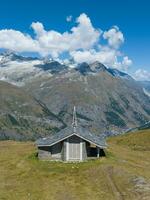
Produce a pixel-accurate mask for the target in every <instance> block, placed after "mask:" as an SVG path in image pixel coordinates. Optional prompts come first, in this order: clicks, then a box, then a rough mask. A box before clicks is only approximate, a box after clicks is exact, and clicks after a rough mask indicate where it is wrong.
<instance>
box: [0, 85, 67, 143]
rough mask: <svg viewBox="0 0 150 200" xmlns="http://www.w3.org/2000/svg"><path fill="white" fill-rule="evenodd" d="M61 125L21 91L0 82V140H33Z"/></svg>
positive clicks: (47, 111) (39, 104)
mask: <svg viewBox="0 0 150 200" xmlns="http://www.w3.org/2000/svg"><path fill="white" fill-rule="evenodd" d="M63 125H64V124H63V123H62V122H61V120H59V119H58V118H57V116H55V115H54V114H52V113H51V112H50V111H49V110H48V109H47V108H46V106H44V105H43V104H41V103H39V102H38V101H37V100H35V99H34V98H33V97H32V96H30V95H29V94H27V93H26V92H25V91H23V89H20V88H17V87H16V86H13V85H11V84H9V83H5V82H2V81H0V139H16V140H27V139H30V140H33V139H35V138H37V137H40V136H44V135H45V134H47V132H49V133H52V132H55V131H57V129H58V128H59V127H62V126H63Z"/></svg>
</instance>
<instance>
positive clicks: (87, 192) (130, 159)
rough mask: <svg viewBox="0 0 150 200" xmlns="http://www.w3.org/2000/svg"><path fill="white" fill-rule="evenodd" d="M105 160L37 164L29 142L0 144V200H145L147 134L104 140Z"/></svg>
mask: <svg viewBox="0 0 150 200" xmlns="http://www.w3.org/2000/svg"><path fill="white" fill-rule="evenodd" d="M108 145H109V147H108V149H107V152H106V155H107V156H106V157H105V158H100V159H98V160H95V161H92V160H91V161H88V162H83V163H76V164H75V163H61V162H48V161H39V160H38V159H37V157H36V152H37V149H36V146H35V145H34V143H32V142H14V141H1V142H0V200H149V199H150V130H145V131H139V132H137V133H132V134H131V133H129V134H126V135H123V136H117V137H112V138H109V139H108Z"/></svg>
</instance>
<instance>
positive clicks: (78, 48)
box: [0, 13, 132, 70]
mask: <svg viewBox="0 0 150 200" xmlns="http://www.w3.org/2000/svg"><path fill="white" fill-rule="evenodd" d="M31 28H32V29H33V31H34V33H35V36H34V37H31V36H30V35H28V34H24V33H22V32H20V31H17V30H12V29H5V30H0V48H2V49H9V50H12V51H16V52H36V53H39V54H40V55H42V56H51V57H53V58H55V59H56V58H59V57H60V55H62V54H64V53H66V52H67V54H68V55H70V56H71V57H72V58H73V59H74V60H75V61H76V62H78V63H80V62H83V61H86V62H89V63H90V62H93V61H95V60H97V61H100V62H102V63H103V64H105V65H108V66H112V67H115V68H118V69H123V70H126V69H127V68H128V67H129V66H130V65H131V64H132V61H131V60H130V59H129V58H128V57H127V56H124V55H123V54H122V53H121V52H120V50H119V47H120V45H121V44H123V43H124V36H123V33H122V32H121V31H120V30H119V28H118V27H117V26H113V27H112V28H111V29H110V30H107V31H102V30H101V29H100V28H95V27H93V25H92V23H91V20H90V18H89V17H88V16H87V15H86V14H85V13H82V14H81V15H80V16H79V17H78V18H77V19H76V25H75V26H73V27H72V28H71V30H70V31H66V32H64V33H60V32H58V31H55V30H48V31H47V30H45V28H44V26H43V24H42V23H40V22H33V23H32V24H31ZM101 41H103V42H104V43H105V45H104V44H103V42H101ZM122 55H123V56H122Z"/></svg>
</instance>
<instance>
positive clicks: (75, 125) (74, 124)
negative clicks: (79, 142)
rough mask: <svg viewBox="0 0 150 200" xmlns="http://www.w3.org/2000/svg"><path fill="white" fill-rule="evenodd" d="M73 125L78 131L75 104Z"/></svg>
mask: <svg viewBox="0 0 150 200" xmlns="http://www.w3.org/2000/svg"><path fill="white" fill-rule="evenodd" d="M72 126H73V130H74V132H76V127H77V114H76V107H75V106H74V108H73V120H72Z"/></svg>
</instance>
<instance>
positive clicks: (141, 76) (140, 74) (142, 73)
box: [134, 69, 150, 81]
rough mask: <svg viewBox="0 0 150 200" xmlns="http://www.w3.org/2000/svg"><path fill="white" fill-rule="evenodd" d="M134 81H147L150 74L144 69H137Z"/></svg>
mask: <svg viewBox="0 0 150 200" xmlns="http://www.w3.org/2000/svg"><path fill="white" fill-rule="evenodd" d="M134 77H135V79H136V80H140V81H149V80H150V72H148V71H147V70H144V69H138V70H137V71H136V72H135V75H134Z"/></svg>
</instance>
